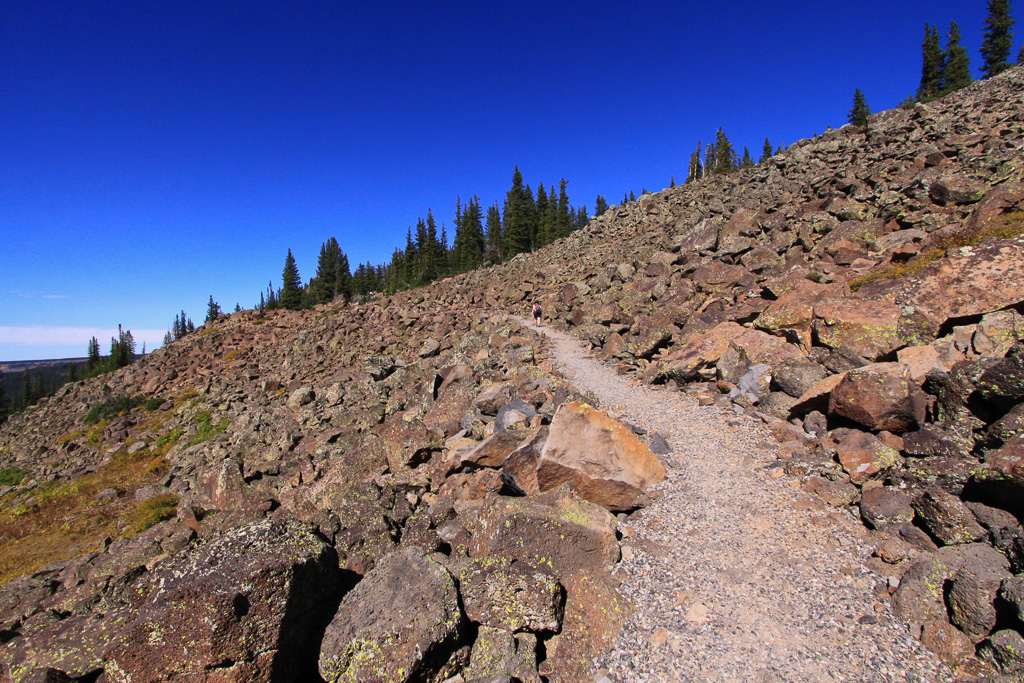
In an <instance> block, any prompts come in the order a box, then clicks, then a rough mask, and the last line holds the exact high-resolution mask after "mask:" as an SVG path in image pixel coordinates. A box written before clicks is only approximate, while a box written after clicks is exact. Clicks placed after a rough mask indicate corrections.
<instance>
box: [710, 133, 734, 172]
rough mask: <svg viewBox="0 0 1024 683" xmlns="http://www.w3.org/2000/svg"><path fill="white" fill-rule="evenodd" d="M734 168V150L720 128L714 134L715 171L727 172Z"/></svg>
mask: <svg viewBox="0 0 1024 683" xmlns="http://www.w3.org/2000/svg"><path fill="white" fill-rule="evenodd" d="M734 168H736V152H734V151H733V148H732V143H731V142H729V138H728V137H726V135H725V131H723V130H722V129H721V128H719V129H718V132H717V133H716V134H715V173H728V172H729V171H731V170H733V169H734Z"/></svg>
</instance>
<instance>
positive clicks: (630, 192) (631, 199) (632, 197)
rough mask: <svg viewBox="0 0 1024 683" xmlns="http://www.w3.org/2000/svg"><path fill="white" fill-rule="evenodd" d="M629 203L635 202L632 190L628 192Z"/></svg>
mask: <svg viewBox="0 0 1024 683" xmlns="http://www.w3.org/2000/svg"><path fill="white" fill-rule="evenodd" d="M629 201H631V202H635V201H636V195H634V194H633V190H630V191H629Z"/></svg>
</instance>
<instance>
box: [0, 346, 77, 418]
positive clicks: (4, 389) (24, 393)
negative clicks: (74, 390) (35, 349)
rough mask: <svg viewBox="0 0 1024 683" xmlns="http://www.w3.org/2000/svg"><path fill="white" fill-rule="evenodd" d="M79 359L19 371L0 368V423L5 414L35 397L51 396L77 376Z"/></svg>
mask: <svg viewBox="0 0 1024 683" xmlns="http://www.w3.org/2000/svg"><path fill="white" fill-rule="evenodd" d="M80 365H81V362H80V361H77V362H76V361H69V362H68V363H64V364H54V365H44V366H41V367H37V368H33V369H31V370H29V369H25V370H23V371H21V372H17V373H16V372H6V373H3V372H0V424H2V423H3V422H4V421H5V420H6V419H7V417H8V416H9V415H13V414H15V413H20V412H21V411H22V410H24V409H25V408H27V407H29V406H33V405H35V404H36V403H38V402H39V399H41V398H44V397H46V396H52V395H53V394H54V393H55V392H56V391H57V390H58V389H60V388H61V387H62V386H64V384H65V383H67V382H76V381H78V379H80V375H81V372H82V368H81V367H80Z"/></svg>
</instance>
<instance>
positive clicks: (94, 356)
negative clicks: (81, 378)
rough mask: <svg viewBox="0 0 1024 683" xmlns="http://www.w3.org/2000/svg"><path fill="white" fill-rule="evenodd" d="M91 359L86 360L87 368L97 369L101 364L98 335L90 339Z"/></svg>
mask: <svg viewBox="0 0 1024 683" xmlns="http://www.w3.org/2000/svg"><path fill="white" fill-rule="evenodd" d="M88 356H89V359H88V360H87V361H86V362H85V369H86V370H95V369H96V368H98V367H99V366H100V342H99V340H98V339H96V337H93V338H92V339H90V340H89V352H88Z"/></svg>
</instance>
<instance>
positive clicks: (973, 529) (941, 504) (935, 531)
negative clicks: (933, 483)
mask: <svg viewBox="0 0 1024 683" xmlns="http://www.w3.org/2000/svg"><path fill="white" fill-rule="evenodd" d="M913 505H914V510H915V511H916V512H917V514H918V516H919V517H920V519H921V523H922V524H923V525H924V527H925V528H926V529H927V530H928V532H929V533H930V534H931V535H932V536H933V537H935V538H937V539H938V540H939V541H941V542H942V543H944V544H945V545H957V544H959V543H972V542H974V541H977V540H978V539H979V538H982V537H983V536H984V535H985V533H986V532H985V528H984V527H983V526H981V525H980V524H978V522H977V520H975V519H974V514H973V513H971V511H970V509H968V507H967V506H966V505H964V504H963V502H962V501H961V500H960V499H959V498H957V497H956V496H954V495H952V494H950V493H947V492H946V491H943V490H942V489H939V488H934V489H929V490H928V491H925V492H924V493H922V494H921V495H919V496H918V497H917V498H915V499H914V503H913Z"/></svg>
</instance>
